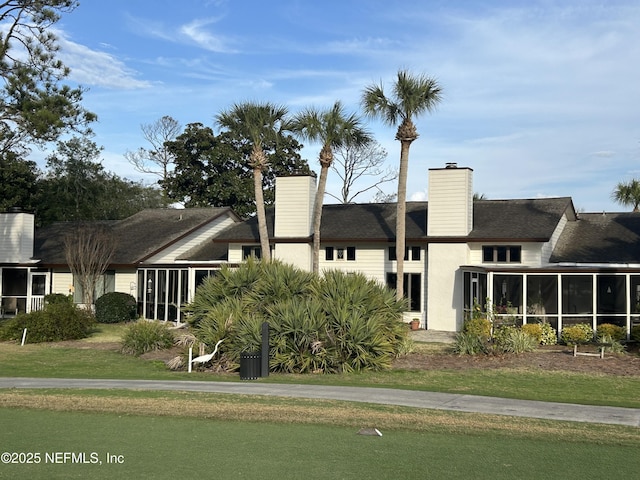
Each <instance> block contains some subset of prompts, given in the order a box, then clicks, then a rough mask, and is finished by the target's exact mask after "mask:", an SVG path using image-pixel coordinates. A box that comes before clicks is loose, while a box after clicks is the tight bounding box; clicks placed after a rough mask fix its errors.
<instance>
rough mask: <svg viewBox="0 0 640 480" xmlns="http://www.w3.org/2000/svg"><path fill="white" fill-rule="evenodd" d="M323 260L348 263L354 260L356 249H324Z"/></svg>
mask: <svg viewBox="0 0 640 480" xmlns="http://www.w3.org/2000/svg"><path fill="white" fill-rule="evenodd" d="M324 259H325V260H329V261H331V260H347V261H350V262H353V261H355V259H356V247H346V248H344V247H325V248H324Z"/></svg>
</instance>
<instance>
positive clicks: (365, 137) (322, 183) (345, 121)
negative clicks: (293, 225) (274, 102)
mask: <svg viewBox="0 0 640 480" xmlns="http://www.w3.org/2000/svg"><path fill="white" fill-rule="evenodd" d="M291 128H292V130H293V131H294V132H295V133H296V134H297V135H298V136H299V137H300V138H302V139H303V140H309V141H311V142H322V149H321V150H320V155H319V161H320V179H319V180H318V187H317V190H316V198H315V203H314V207H313V272H314V273H319V272H320V223H321V221H322V205H323V202H324V193H325V189H326V185H327V176H328V173H329V168H331V164H332V163H333V148H336V147H342V146H361V145H364V144H365V143H367V142H369V141H371V136H370V135H369V133H368V132H367V131H366V130H365V129H364V128H363V127H362V125H361V121H360V119H359V118H358V117H357V116H356V115H354V114H351V115H347V114H346V113H345V111H344V108H343V107H342V104H341V103H340V102H335V103H334V104H333V107H331V108H329V109H327V110H318V109H315V108H307V109H305V110H303V111H302V112H300V113H299V114H298V115H296V116H295V117H294V119H293V121H292V127H291Z"/></svg>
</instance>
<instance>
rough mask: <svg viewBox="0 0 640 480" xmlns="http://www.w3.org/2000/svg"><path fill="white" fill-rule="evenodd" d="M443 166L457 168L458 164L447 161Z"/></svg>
mask: <svg viewBox="0 0 640 480" xmlns="http://www.w3.org/2000/svg"><path fill="white" fill-rule="evenodd" d="M445 168H458V164H457V163H456V162H447V163H446V164H445Z"/></svg>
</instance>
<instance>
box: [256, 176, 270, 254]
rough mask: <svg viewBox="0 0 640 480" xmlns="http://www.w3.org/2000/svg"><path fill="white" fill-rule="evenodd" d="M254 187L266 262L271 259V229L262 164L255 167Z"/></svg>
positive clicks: (259, 230) (262, 252) (261, 244)
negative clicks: (263, 190) (265, 209)
mask: <svg viewBox="0 0 640 480" xmlns="http://www.w3.org/2000/svg"><path fill="white" fill-rule="evenodd" d="M253 188H254V190H255V196H256V214H257V217H258V234H259V235H260V250H261V258H262V259H263V260H264V261H265V262H267V263H268V262H270V261H271V251H270V250H269V231H268V230H267V215H266V213H265V211H264V195H263V192H262V166H261V165H256V166H254V167H253Z"/></svg>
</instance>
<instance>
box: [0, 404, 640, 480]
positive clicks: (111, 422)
mask: <svg viewBox="0 0 640 480" xmlns="http://www.w3.org/2000/svg"><path fill="white" fill-rule="evenodd" d="M0 424H1V425H2V430H1V432H0V444H1V445H2V448H1V450H2V451H5V452H23V453H27V452H37V453H39V454H40V459H41V460H40V463H39V464H0V478H31V479H45V478H46V479H56V478H65V479H66V478H93V479H101V478H139V479H145V478H151V479H164V478H216V479H222V480H224V479H230V478H260V479H267V480H268V479H298V478H306V479H356V478H358V479H359V478H376V479H387V478H389V479H398V478H401V479H414V478H416V479H417V478H420V479H422V478H447V479H458V478H460V479H465V480H467V479H469V478H474V479H484V478H491V479H513V478H518V479H524V480H526V479H540V478H563V479H581V478H610V477H611V475H612V473H613V472H620V471H627V472H637V471H639V470H640V456H638V455H637V451H638V445H637V444H636V445H619V444H617V443H616V442H609V441H607V439H606V438H603V439H602V441H601V442H593V441H590V442H584V441H580V440H579V439H576V440H575V441H566V440H565V439H558V438H555V437H553V436H552V437H549V436H539V437H538V438H536V437H532V438H522V437H518V436H512V435H505V434H500V433H492V432H488V433H487V432H483V433H478V434H470V433H469V432H464V433H451V432H448V433H447V432H430V431H422V432H416V431H407V430H402V429H385V430H383V436H382V437H370V436H361V435H356V432H357V429H355V428H352V427H343V426H327V425H299V424H273V423H256V422H235V421H233V422H229V421H220V420H208V419H199V418H174V417H156V416H138V415H122V414H109V413H82V412H73V413H71V412H51V411H46V410H27V409H14V408H11V409H8V408H3V409H0ZM64 452H73V453H75V454H79V453H84V454H85V458H86V459H87V460H88V461H90V460H92V459H95V460H97V461H98V462H102V463H101V464H100V463H96V464H74V463H70V461H68V462H67V463H51V462H48V458H49V459H50V458H51V455H54V454H56V453H57V454H58V455H59V457H58V458H59V460H62V459H63V458H64V457H63V456H61V455H63V454H64ZM47 453H48V454H49V457H47V456H46V455H47ZM92 454H95V457H92ZM108 454H109V455H111V456H112V457H113V456H119V459H120V460H121V462H122V463H107V455H108Z"/></svg>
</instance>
